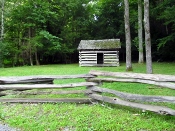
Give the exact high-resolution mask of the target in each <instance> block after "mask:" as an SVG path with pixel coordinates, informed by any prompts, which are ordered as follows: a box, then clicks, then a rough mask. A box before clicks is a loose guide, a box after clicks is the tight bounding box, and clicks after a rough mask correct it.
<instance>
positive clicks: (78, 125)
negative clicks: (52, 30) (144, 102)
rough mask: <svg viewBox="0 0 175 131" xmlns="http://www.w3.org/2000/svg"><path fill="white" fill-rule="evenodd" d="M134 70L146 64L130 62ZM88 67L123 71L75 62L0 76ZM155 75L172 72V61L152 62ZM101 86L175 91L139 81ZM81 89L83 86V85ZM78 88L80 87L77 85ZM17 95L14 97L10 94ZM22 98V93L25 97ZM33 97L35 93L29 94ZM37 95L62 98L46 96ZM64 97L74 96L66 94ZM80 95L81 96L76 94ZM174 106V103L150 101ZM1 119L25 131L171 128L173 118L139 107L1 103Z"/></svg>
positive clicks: (158, 130)
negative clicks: (80, 64) (80, 65)
mask: <svg viewBox="0 0 175 131" xmlns="http://www.w3.org/2000/svg"><path fill="white" fill-rule="evenodd" d="M133 69H134V71H133V72H139V73H145V72H146V65H145V64H137V63H134V64H133ZM90 70H103V71H113V72H125V64H124V63H122V64H121V66H120V67H79V66H78V64H68V65H44V66H33V67H30V66H26V67H15V68H0V76H28V75H73V74H87V73H88V72H89V71H90ZM153 70H154V73H155V74H171V75H175V63H153ZM79 81H84V80H83V79H70V80H56V81H54V83H56V84H59V83H72V82H79ZM103 87H105V88H110V89H115V90H119V91H123V92H130V93H137V94H145V95H168V96H175V91H173V90H170V89H164V88H159V87H156V86H153V85H147V84H138V83H119V82H116V83H105V84H103ZM82 88H83V87H82ZM77 89H81V88H77ZM11 97H17V96H11ZM24 97H25V96H24ZM30 97H35V98H37V96H30ZM40 97H42V98H43V97H52V98H57V97H62V96H60V95H53V96H52V95H48V96H40ZM66 97H77V96H75V95H68V96H66ZM78 97H83V96H78ZM151 104H155V105H162V106H168V107H170V108H172V109H175V105H174V104H167V103H151ZM0 121H2V122H4V123H7V124H9V125H10V126H12V127H16V128H19V129H21V130H24V131H121V130H124V131H165V130H166V131H174V129H175V117H174V116H163V115H159V114H155V113H152V112H147V111H146V112H142V111H141V110H139V109H134V108H129V107H124V106H120V105H111V104H107V103H98V104H73V103H58V104H49V103H47V104H9V103H1V104H0Z"/></svg>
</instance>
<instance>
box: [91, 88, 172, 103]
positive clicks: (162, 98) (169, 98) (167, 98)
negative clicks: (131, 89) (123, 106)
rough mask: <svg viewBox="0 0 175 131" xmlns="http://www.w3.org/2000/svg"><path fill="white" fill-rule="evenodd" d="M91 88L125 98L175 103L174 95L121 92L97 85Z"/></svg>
mask: <svg viewBox="0 0 175 131" xmlns="http://www.w3.org/2000/svg"><path fill="white" fill-rule="evenodd" d="M91 90H92V91H95V92H101V93H111V94H114V95H116V96H118V97H120V98H122V99H124V100H133V101H143V102H167V103H175V97H173V96H151V95H138V94H131V93H125V92H120V91H116V90H111V89H107V88H101V87H96V86H94V87H92V88H91Z"/></svg>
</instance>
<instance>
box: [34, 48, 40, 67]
mask: <svg viewBox="0 0 175 131" xmlns="http://www.w3.org/2000/svg"><path fill="white" fill-rule="evenodd" d="M35 48H36V47H35ZM35 61H36V65H40V63H39V60H38V54H37V49H35Z"/></svg>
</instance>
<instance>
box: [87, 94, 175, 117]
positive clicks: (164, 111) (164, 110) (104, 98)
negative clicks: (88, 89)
mask: <svg viewBox="0 0 175 131" xmlns="http://www.w3.org/2000/svg"><path fill="white" fill-rule="evenodd" d="M89 97H90V98H92V99H95V100H98V101H102V102H107V103H111V104H117V105H122V106H128V107H133V108H138V109H142V110H147V111H152V112H155V113H158V114H162V115H173V116H175V110H173V109H170V108H167V107H162V106H154V105H146V104H140V103H134V102H128V101H124V100H121V99H119V98H116V97H107V96H102V95H98V94H89Z"/></svg>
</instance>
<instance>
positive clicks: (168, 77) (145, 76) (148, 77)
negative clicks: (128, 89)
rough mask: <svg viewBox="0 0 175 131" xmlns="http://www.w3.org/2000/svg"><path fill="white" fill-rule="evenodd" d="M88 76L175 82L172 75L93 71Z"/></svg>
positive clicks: (174, 77)
mask: <svg viewBox="0 0 175 131" xmlns="http://www.w3.org/2000/svg"><path fill="white" fill-rule="evenodd" d="M89 74H91V75H96V76H111V77H117V78H127V79H130V78H134V79H143V80H154V81H167V82H175V76H174V75H160V74H142V73H123V72H107V71H94V70H92V71H90V72H89Z"/></svg>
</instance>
